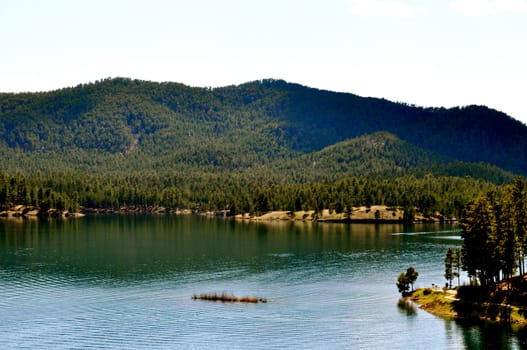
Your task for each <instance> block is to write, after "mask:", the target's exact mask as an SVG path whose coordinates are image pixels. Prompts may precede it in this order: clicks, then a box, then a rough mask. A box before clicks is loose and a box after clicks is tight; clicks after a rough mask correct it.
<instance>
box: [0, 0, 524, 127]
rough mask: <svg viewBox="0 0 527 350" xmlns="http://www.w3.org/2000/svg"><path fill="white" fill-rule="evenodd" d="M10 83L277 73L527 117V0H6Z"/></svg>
mask: <svg viewBox="0 0 527 350" xmlns="http://www.w3.org/2000/svg"><path fill="white" fill-rule="evenodd" d="M0 36H1V41H0V45H1V46H0V47H1V49H0V50H1V51H0V91H2V92H11V91H42V90H51V89H57V88H60V87H66V86H75V85H78V84H80V83H87V82H93V81H95V80H98V79H101V78H107V77H116V76H121V77H130V78H137V79H144V80H154V81H175V82H181V83H184V84H187V85H191V86H212V87H216V86H225V85H231V84H240V83H243V82H247V81H251V80H256V79H262V78H275V79H278V78H280V79H285V80H287V81H290V82H296V83H300V84H303V85H308V86H311V87H316V88H321V89H328V90H333V91H342V92H351V93H355V94H358V95H361V96H374V97H384V98H387V99H390V100H393V101H401V102H407V103H412V104H416V105H420V106H437V107H438V106H445V107H451V106H456V105H468V104H484V105H487V106H489V107H491V108H495V109H498V110H501V111H504V112H505V113H507V114H509V115H510V116H512V117H514V118H516V119H520V120H522V121H523V122H524V123H527V96H526V92H527V86H526V85H527V0H324V1H322V0H319V1H312V0H258V1H252V0H245V1H243V0H192V1H190V0H189V1H182V0H143V1H139V0H129V1H126V0H41V1H38V0H0Z"/></svg>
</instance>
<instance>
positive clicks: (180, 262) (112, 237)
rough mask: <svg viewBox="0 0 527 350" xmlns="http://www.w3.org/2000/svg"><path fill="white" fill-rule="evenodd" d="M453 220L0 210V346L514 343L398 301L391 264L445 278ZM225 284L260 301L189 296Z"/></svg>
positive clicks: (497, 330) (426, 280) (496, 330)
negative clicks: (41, 214) (238, 218)
mask: <svg viewBox="0 0 527 350" xmlns="http://www.w3.org/2000/svg"><path fill="white" fill-rule="evenodd" d="M460 243H461V241H460V239H459V232H458V231H457V227H456V226H450V225H441V226H439V225H430V226H426V225H417V226H402V225H391V224H384V225H361V224H357V225H343V224H312V223H240V222H232V221H224V220H219V219H207V218H200V217H96V218H83V219H78V220H67V221H51V222H37V221H21V222H16V221H11V220H9V221H8V220H0V263H1V269H0V347H2V348H17V349H23V348H31V349H37V348H38V349H42V348H53V349H56V348H83V349H85V348H97V349H99V348H120V349H121V348H127V349H129V348H134V349H136V348H145V349H156V348H160V349H173V348H228V349H237V348H239V349H249V348H250V349H254V348H335V349H341V348H352V349H398V348H400V349H408V348H414V349H423V348H427V349H447V348H448V349H463V348H469V349H481V348H492V349H499V348H503V349H508V348H513V349H514V348H522V344H523V341H524V340H525V339H526V338H527V337H526V336H525V334H524V332H523V331H521V330H520V331H512V330H509V329H507V328H504V327H497V326H464V325H461V324H458V323H457V322H455V321H445V320H443V319H440V318H437V317H435V316H433V315H430V314H428V313H426V312H424V311H421V310H415V311H414V312H412V311H411V310H410V311H405V310H402V309H400V308H398V307H397V301H398V292H397V288H396V286H395V280H396V277H397V275H398V274H399V273H400V272H402V271H404V270H406V268H407V267H408V266H409V265H413V266H414V267H415V268H416V270H417V271H418V272H419V278H418V280H417V287H419V286H425V285H426V286H429V285H431V284H432V283H435V284H441V285H443V284H444V282H445V281H444V278H443V273H444V266H443V259H444V256H445V252H446V249H447V248H448V247H451V246H459V245H460ZM223 291H226V292H232V293H233V294H235V295H238V296H242V295H251V296H252V295H254V296H261V297H265V298H267V299H268V300H269V302H268V303H266V304H228V303H225V304H224V303H214V302H204V301H196V300H191V296H192V294H194V293H206V292H223Z"/></svg>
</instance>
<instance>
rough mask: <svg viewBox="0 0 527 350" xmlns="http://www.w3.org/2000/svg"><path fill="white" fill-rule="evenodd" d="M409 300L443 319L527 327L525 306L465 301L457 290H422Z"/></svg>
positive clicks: (409, 297) (412, 294) (414, 293)
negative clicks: (458, 296)
mask: <svg viewBox="0 0 527 350" xmlns="http://www.w3.org/2000/svg"><path fill="white" fill-rule="evenodd" d="M407 298H408V299H410V300H411V301H413V302H414V303H416V304H417V305H419V307H420V308H421V309H423V310H426V311H428V312H430V313H432V314H434V315H436V316H439V317H442V318H448V319H464V320H471V321H490V322H500V323H509V324H521V325H527V308H525V307H523V306H517V305H510V304H499V303H493V302H472V301H470V302H469V301H463V300H460V299H458V298H457V292H456V291H455V290H443V289H432V288H420V289H417V290H416V291H414V292H412V293H411V294H410V295H409V296H408V297H407Z"/></svg>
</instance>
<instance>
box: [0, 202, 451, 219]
mask: <svg viewBox="0 0 527 350" xmlns="http://www.w3.org/2000/svg"><path fill="white" fill-rule="evenodd" d="M122 214H124V215H126V214H138V215H140V214H147V215H202V216H209V217H223V218H229V219H235V220H242V221H262V222H263V221H307V222H333V223H401V222H404V220H405V219H404V211H403V210H402V209H401V208H394V207H388V206H385V205H373V206H369V207H366V206H362V207H354V208H352V210H351V211H350V212H348V213H337V212H335V211H331V210H329V209H324V210H322V211H320V212H316V211H314V210H307V211H296V212H293V211H270V212H267V213H265V214H262V215H251V214H248V213H246V214H238V215H235V216H231V215H230V213H229V211H228V210H218V211H206V212H202V211H199V210H196V209H179V208H177V209H171V208H166V207H162V206H155V205H153V206H122V207H118V208H82V210H80V211H78V212H70V211H67V210H58V209H53V208H52V209H47V210H42V209H40V208H38V207H31V206H24V205H16V206H13V207H11V208H9V209H5V210H2V211H0V218H28V219H31V218H69V217H73V218H78V217H83V216H86V215H122ZM455 221H456V219H455V218H445V217H444V216H442V215H441V214H439V213H436V214H435V215H432V216H424V215H419V214H417V215H416V216H415V217H414V221H413V222H414V223H439V222H455Z"/></svg>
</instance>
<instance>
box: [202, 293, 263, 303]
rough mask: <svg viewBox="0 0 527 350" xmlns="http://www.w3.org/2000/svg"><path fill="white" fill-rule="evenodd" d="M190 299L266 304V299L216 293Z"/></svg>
mask: <svg viewBox="0 0 527 350" xmlns="http://www.w3.org/2000/svg"><path fill="white" fill-rule="evenodd" d="M192 299H194V300H206V301H221V302H224V303H267V299H265V298H261V297H249V296H244V297H237V296H234V295H232V294H227V293H226V292H223V293H221V294H218V293H204V294H193V295H192Z"/></svg>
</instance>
